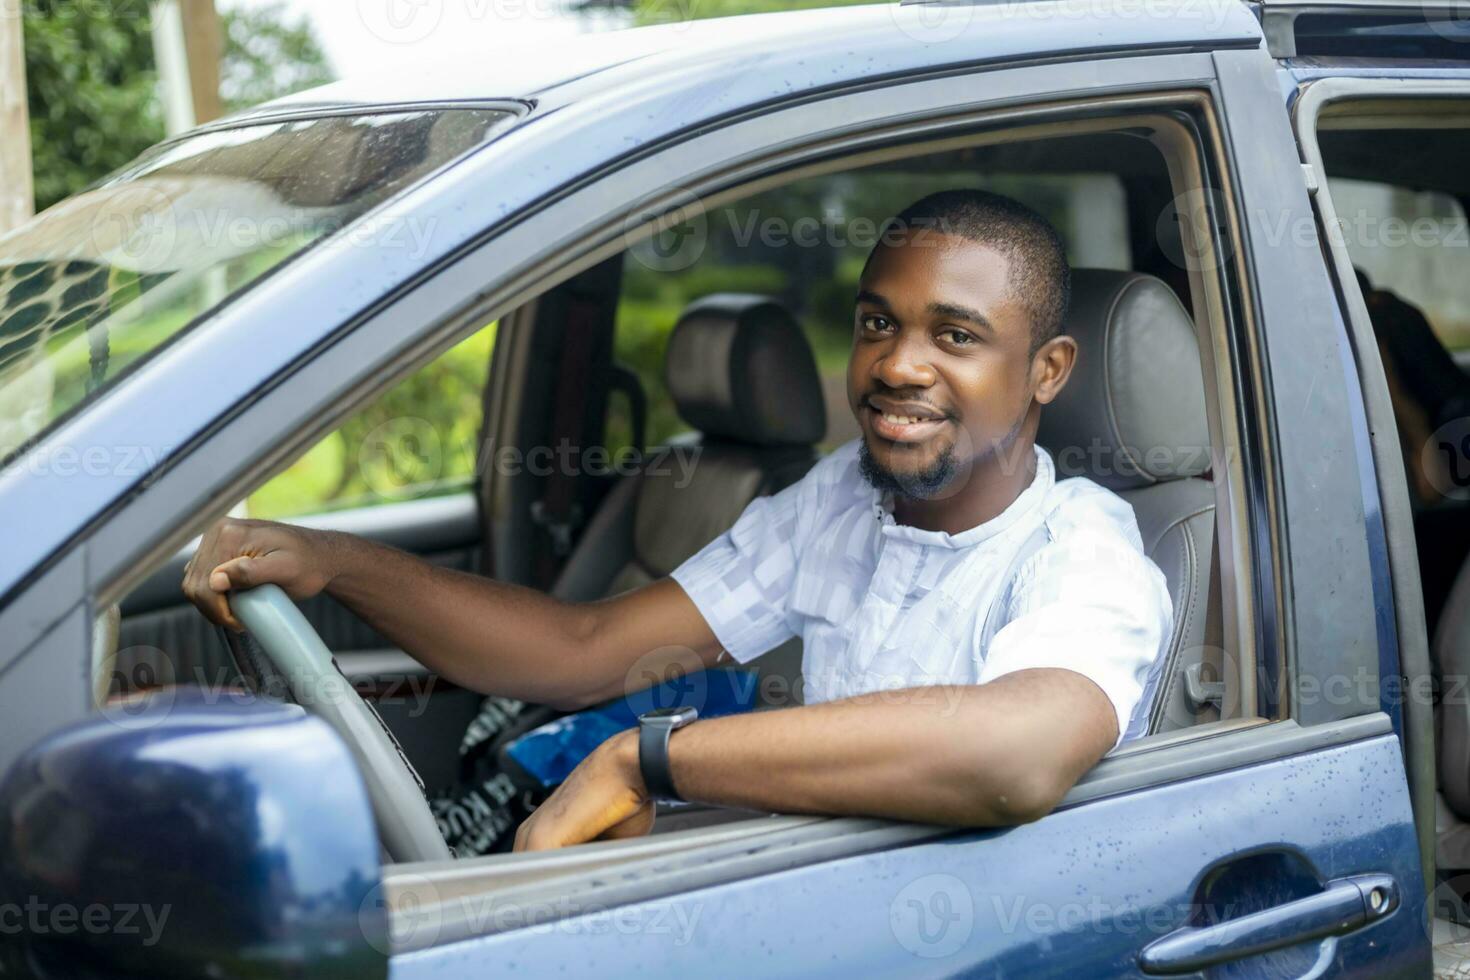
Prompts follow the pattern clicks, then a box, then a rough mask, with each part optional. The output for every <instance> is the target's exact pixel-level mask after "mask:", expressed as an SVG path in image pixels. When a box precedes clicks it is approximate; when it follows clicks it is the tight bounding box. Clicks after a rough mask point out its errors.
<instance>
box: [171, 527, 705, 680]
mask: <svg viewBox="0 0 1470 980" xmlns="http://www.w3.org/2000/svg"><path fill="white" fill-rule="evenodd" d="M266 583H274V584H276V585H279V586H281V588H283V589H284V590H285V591H286V593H287V594H288V595H290V596H291V598H293V599H297V600H300V599H305V598H308V597H310V596H313V595H316V594H317V593H319V592H322V591H325V592H326V593H327V594H328V595H331V596H332V597H333V598H335V599H337V600H339V601H340V602H341V603H342V604H343V605H345V606H347V608H348V609H350V610H352V611H353V612H354V613H356V614H357V615H358V616H360V617H361V618H362V619H363V620H364V621H365V622H367V623H368V624H369V625H371V626H372V627H373V628H374V629H376V630H377V631H378V632H379V633H381V634H383V636H385V637H387V638H388V639H389V640H391V641H392V642H394V643H396V644H398V646H399V647H400V648H401V649H403V650H404V651H406V652H408V653H410V654H412V655H413V656H414V657H415V658H417V659H418V660H419V661H421V662H422V663H424V664H425V665H427V666H428V667H429V668H430V669H432V670H434V671H435V672H437V673H439V674H441V675H443V676H444V677H445V678H447V679H449V680H450V681H453V682H454V683H456V684H460V685H462V686H464V687H468V688H471V689H473V690H477V691H485V692H494V693H496V694H500V695H505V696H508V697H515V698H520V699H522V700H525V701H532V702H535V703H537V704H550V705H554V706H557V707H565V708H579V707H583V706H585V705H588V704H595V703H597V702H598V701H602V700H605V699H607V698H610V697H614V696H616V695H619V694H623V693H626V690H627V688H626V684H625V682H627V681H628V680H629V677H628V674H629V671H630V670H631V669H633V668H634V667H635V665H636V666H637V667H638V668H639V670H638V676H637V677H635V678H633V679H632V682H633V683H634V686H635V687H642V686H647V683H648V681H649V675H650V674H651V675H652V676H653V677H655V678H656V677H660V676H663V675H664V668H665V666H666V665H667V664H671V663H675V662H677V663H680V664H681V665H683V667H684V668H685V669H691V668H698V667H700V666H705V665H710V664H713V663H714V662H715V660H716V659H717V658H718V657H719V655H720V652H721V648H720V643H719V640H717V639H716V638H715V635H714V633H713V632H712V631H711V630H710V628H709V625H708V624H707V623H706V622H705V620H704V617H703V616H701V615H700V613H699V610H698V609H697V608H696V607H695V605H694V603H693V602H691V601H690V599H689V597H688V596H687V595H685V593H684V590H683V589H681V588H680V587H679V586H678V585H677V584H676V583H674V582H672V581H667V580H664V581H660V582H656V583H654V584H652V585H649V586H647V587H645V588H642V589H638V590H635V591H633V592H629V593H625V594H624V595H621V596H618V597H616V598H613V599H608V600H605V601H602V602H594V603H569V602H563V601H561V600H558V599H554V598H552V597H551V596H548V595H546V594H544V593H541V592H537V591H535V590H534V589H528V588H524V587H521V586H516V585H509V584H506V583H503V582H494V581H491V580H489V579H486V578H482V577H480V576H477V575H470V574H468V573H465V572H459V571H455V570H453V569H447V568H440V567H437V566H435V565H431V564H429V563H428V562H425V561H423V560H422V559H420V558H417V557H415V556H413V555H410V554H408V553H406V552H403V551H398V550H397V549H394V548H389V547H387V546H384V545H380V544H376V543H374V542H371V541H367V540H364V539H362V538H357V537H353V536H351V535H348V534H341V533H338V532H330V531H315V530H309V529H306V528H300V527H294V526H291V525H286V524H275V523H271V522H268V521H241V520H225V521H221V522H220V523H219V524H217V525H215V526H214V527H213V528H211V529H210V530H209V532H208V533H206V534H205V535H204V538H203V540H202V541H201V543H200V546H199V550H198V552H197V553H196V554H195V556H194V558H193V559H191V560H190V563H189V567H188V569H187V570H186V572H185V576H184V583H183V589H184V594H185V595H186V596H188V597H189V599H190V601H192V602H193V603H194V604H195V605H196V606H198V607H199V609H200V611H201V612H203V613H204V615H205V616H207V617H208V618H209V619H210V620H211V621H213V622H215V623H219V624H221V625H224V626H226V627H228V628H230V629H234V630H237V631H238V630H241V629H242V627H241V626H240V623H239V621H238V620H237V619H235V616H234V614H233V613H232V612H231V611H230V608H229V603H228V601H227V598H226V595H227V593H228V592H229V591H230V590H232V589H248V588H252V587H254V586H257V585H264V584H266Z"/></svg>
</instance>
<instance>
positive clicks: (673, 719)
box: [638, 707, 699, 725]
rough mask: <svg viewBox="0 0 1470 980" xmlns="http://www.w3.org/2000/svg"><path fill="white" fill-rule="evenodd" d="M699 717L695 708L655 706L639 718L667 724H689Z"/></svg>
mask: <svg viewBox="0 0 1470 980" xmlns="http://www.w3.org/2000/svg"><path fill="white" fill-rule="evenodd" d="M698 717H699V712H698V710H696V709H694V708H688V707H685V708H655V709H653V710H652V711H645V712H644V713H643V714H641V715H639V716H638V720H639V721H649V722H658V723H660V724H665V725H687V724H689V723H690V722H691V721H693V720H694V719H696V718H698Z"/></svg>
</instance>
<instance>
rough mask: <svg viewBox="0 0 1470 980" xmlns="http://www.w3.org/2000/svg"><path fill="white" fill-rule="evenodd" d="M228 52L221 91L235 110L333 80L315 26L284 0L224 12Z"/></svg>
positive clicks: (227, 104) (221, 67)
mask: <svg viewBox="0 0 1470 980" xmlns="http://www.w3.org/2000/svg"><path fill="white" fill-rule="evenodd" d="M220 20H221V22H222V23H221V29H222V30H223V31H224V35H225V56H224V59H223V62H222V63H221V65H220V82H219V88H220V97H221V99H223V100H224V104H225V109H226V110H228V111H230V112H234V111H236V110H239V109H244V108H247V107H249V106H253V105H258V104H260V103H262V102H269V101H270V100H271V99H278V98H281V97H282V96H285V95H290V94H291V93H293V92H300V91H303V90H305V89H309V88H316V87H317V86H318V85H325V84H327V83H328V82H330V81H332V72H331V69H329V68H328V67H327V56H326V55H325V54H324V53H323V52H322V49H321V45H320V44H318V43H317V40H316V36H315V35H314V34H313V33H312V31H311V27H310V26H309V25H308V24H307V23H306V22H305V21H304V20H302V19H299V18H298V19H293V18H292V17H291V16H290V13H289V12H288V11H287V10H286V5H285V4H284V3H273V4H269V5H267V6H262V7H239V8H236V9H234V10H229V11H226V12H224V13H223V14H221V15H220Z"/></svg>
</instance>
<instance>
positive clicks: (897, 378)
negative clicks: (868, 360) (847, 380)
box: [873, 331, 934, 388]
mask: <svg viewBox="0 0 1470 980" xmlns="http://www.w3.org/2000/svg"><path fill="white" fill-rule="evenodd" d="M873 374H874V376H875V377H877V379H878V380H879V381H882V382H883V383H884V384H885V385H887V386H888V387H890V388H927V387H929V386H930V385H932V384H933V383H934V368H933V366H932V365H931V364H930V363H929V345H928V344H927V343H926V342H925V339H924V337H923V335H922V334H919V333H917V332H916V331H901V332H899V333H898V334H897V335H896V336H895V337H894V338H893V339H892V340H891V341H889V346H888V349H887V350H886V351H884V352H883V356H882V357H880V358H879V359H878V362H877V363H876V364H874V365H873Z"/></svg>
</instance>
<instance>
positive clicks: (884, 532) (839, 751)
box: [184, 190, 1172, 849]
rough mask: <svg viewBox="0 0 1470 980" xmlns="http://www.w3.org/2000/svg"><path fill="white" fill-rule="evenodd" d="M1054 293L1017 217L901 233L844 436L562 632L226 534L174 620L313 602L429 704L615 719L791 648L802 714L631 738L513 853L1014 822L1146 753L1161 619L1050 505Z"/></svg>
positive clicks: (335, 538)
mask: <svg viewBox="0 0 1470 980" xmlns="http://www.w3.org/2000/svg"><path fill="white" fill-rule="evenodd" d="M1068 275H1069V274H1068V268H1067V263H1066V257H1065V253H1064V251H1063V248H1062V244H1061V241H1060V239H1059V238H1058V236H1057V234H1056V232H1055V230H1054V229H1053V228H1052V227H1051V226H1050V225H1049V224H1048V223H1047V222H1046V221H1045V220H1044V219H1043V218H1041V217H1040V216H1039V215H1037V214H1036V213H1035V212H1033V211H1031V210H1030V209H1028V208H1026V207H1024V206H1022V205H1020V204H1019V203H1017V202H1015V201H1012V200H1010V199H1008V198H1004V197H999V196H997V195H993V194H988V193H983V192H979V191H964V190H956V191H948V192H944V193H940V194H935V195H932V196H930V197H927V198H925V199H923V200H921V201H918V202H917V203H915V204H913V205H911V206H910V207H909V208H908V209H906V210H905V211H904V212H903V213H902V214H900V215H899V216H898V217H896V218H895V219H893V221H892V222H890V224H889V225H888V227H887V228H886V229H885V233H884V235H883V238H882V243H881V244H880V245H879V246H878V247H877V248H875V249H874V251H873V253H872V254H871V255H870V256H869V259H868V263H867V267H866V268H865V269H864V270H863V274H862V279H861V282H860V286H859V292H858V295H857V302H856V309H855V312H854V316H853V348H852V357H851V361H850V363H849V367H848V398H849V403H850V405H851V407H852V410H853V412H854V414H855V415H856V416H857V420H858V423H859V425H860V427H861V430H862V436H861V437H860V438H859V439H857V440H854V441H853V442H852V443H849V444H848V445H846V446H843V447H841V448H839V449H838V450H836V451H835V452H833V453H832V454H831V455H829V456H828V457H827V458H825V459H824V460H822V461H821V462H820V463H818V464H817V466H816V467H814V468H813V469H812V471H811V472H810V473H808V474H807V476H806V477H805V478H803V479H802V480H801V481H799V482H798V483H796V484H794V485H792V486H791V487H789V488H787V489H786V490H783V491H782V492H780V493H778V494H775V495H774V496H770V497H763V498H760V499H757V500H756V501H754V502H753V503H751V504H750V506H749V507H747V508H746V510H745V512H744V513H743V514H742V515H741V517H740V519H739V520H738V521H737V522H736V523H735V525H734V527H732V528H731V529H730V530H729V531H728V532H726V533H725V534H723V535H721V536H720V537H719V538H717V539H715V540H714V541H713V542H711V543H710V544H709V545H708V546H706V547H705V548H704V549H703V550H701V551H700V552H699V553H698V554H696V555H695V556H694V557H692V558H690V559H689V560H688V561H687V562H685V563H684V564H683V565H681V566H680V567H679V568H677V569H676V570H675V571H674V572H673V574H672V576H671V577H670V578H668V579H664V580H662V581H659V582H655V583H654V584H652V585H649V586H647V587H645V588H642V589H638V590H635V591H633V592H629V593H625V594H623V595H621V596H618V597H616V598H613V599H609V600H606V601H603V602H597V603H590V604H571V603H564V602H560V601H558V600H556V599H553V598H551V597H549V596H546V595H543V594H540V593H537V592H534V591H531V590H528V589H524V588H520V587H516V586H511V585H506V584H503V583H496V582H492V581H488V580H485V579H482V578H478V577H475V576H471V575H466V574H463V573H459V572H454V571H451V570H448V569H442V568H435V567H432V566H429V565H427V564H425V563H423V562H421V561H419V560H418V559H415V558H413V557H411V556H409V555H406V554H403V553H401V552H397V551H393V550H391V549H387V548H384V547H382V546H380V545H375V544H371V543H369V542H366V541H362V540H359V539H356V538H350V537H347V536H345V535H340V534H331V533H325V532H317V531H308V530H304V529H299V528H291V527H285V526H282V525H275V524H267V523H263V522H248V521H225V522H223V523H221V524H220V525H217V526H216V527H215V528H214V529H212V530H211V531H210V533H209V534H207V535H206V536H205V539H204V542H203V544H202V545H201V547H200V554H199V555H198V556H196V559H195V561H194V562H193V563H192V566H191V569H190V571H189V572H188V574H187V577H186V579H185V583H184V588H185V592H186V593H187V594H188V595H189V596H190V598H191V599H192V600H193V601H194V602H195V603H196V604H197V605H198V606H199V607H200V608H201V610H203V611H204V612H205V614H206V615H207V616H209V617H210V618H211V619H213V620H215V621H216V622H221V623H225V624H226V625H229V626H232V627H234V628H237V629H238V628H239V627H238V623H236V622H235V620H234V618H233V616H232V615H231V613H230V611H229V607H228V604H227V598H226V596H227V593H228V591H229V590H230V589H232V588H248V587H251V586H254V585H259V584H262V583H265V582H275V583H278V584H280V585H281V586H282V587H283V588H285V589H286V591H287V592H288V593H289V594H290V595H292V597H293V598H298V599H299V598H303V597H305V596H308V595H312V594H315V593H316V592H319V591H322V590H324V589H325V590H326V591H328V592H329V593H330V594H332V595H333V596H335V597H336V598H338V599H339V600H341V601H342V602H343V603H345V604H346V605H347V606H348V607H349V608H351V609H352V610H353V611H355V612H356V613H358V614H359V615H361V616H362V617H363V618H364V619H366V620H367V621H368V622H369V623H371V624H372V625H373V626H375V627H376V628H377V629H378V630H379V631H380V632H382V633H383V634H384V635H385V636H387V637H388V638H390V639H392V640H393V641H395V642H397V643H400V644H402V646H403V648H404V649H405V650H407V651H408V652H410V653H413V654H414V655H415V656H417V657H418V658H419V659H420V660H422V661H423V662H425V663H426V664H428V665H429V666H430V667H432V668H434V669H436V670H437V671H438V672H439V673H441V674H443V675H445V676H446V677H448V678H449V679H450V680H453V681H456V682H458V683H460V684H463V685H465V686H468V687H472V688H474V689H477V690H481V691H487V692H494V693H497V694H502V695H508V696H512V697H516V698H520V699H523V700H527V701H533V702H541V703H548V704H555V705H562V706H567V707H580V706H584V705H589V704H594V703H597V702H599V701H601V700H603V699H606V698H609V697H612V696H616V695H619V694H622V693H625V692H624V691H623V690H622V685H623V683H624V679H625V678H626V677H627V676H628V674H629V671H630V669H631V668H632V667H633V666H634V665H635V664H638V665H641V666H644V667H648V666H653V665H655V664H657V663H669V664H676V663H686V664H692V665H693V666H713V665H715V664H716V663H718V662H720V661H721V660H722V659H724V657H725V656H726V655H728V656H730V657H733V658H734V659H735V660H737V661H740V662H746V661H749V660H751V659H753V658H755V657H758V656H760V655H761V654H762V653H764V652H766V651H767V650H770V649H772V648H773V647H775V646H777V645H779V644H780V643H782V642H783V641H785V640H787V639H789V638H791V637H793V636H800V637H801V639H802V641H803V644H804V655H803V662H802V674H803V678H804V681H805V696H806V700H807V702H808V703H807V704H805V705H803V706H801V707H795V708H788V709H783V710H778V711H765V712H756V713H753V714H747V715H736V716H727V717H722V718H714V719H707V720H692V719H690V718H688V717H687V716H684V715H674V716H662V717H651V718H646V719H645V720H644V721H643V722H642V730H641V732H640V731H639V730H631V731H628V732H624V733H622V734H621V735H618V736H616V737H614V738H612V739H610V740H608V741H607V742H605V743H603V745H602V746H601V747H600V748H598V749H597V750H596V751H595V752H593V753H592V755H591V756H589V757H588V758H587V759H586V761H584V762H583V763H582V765H581V766H579V767H578V768H577V769H576V770H575V771H574V772H573V773H572V775H571V777H570V778H569V779H568V780H567V781H566V782H565V783H563V784H562V786H561V787H560V788H559V789H558V790H557V791H556V792H555V793H554V794H553V795H552V796H551V797H550V799H548V800H547V802H546V803H544V804H543V805H542V806H541V807H540V808H539V809H537V811H536V812H535V813H534V814H533V815H532V816H531V818H530V819H528V820H527V821H526V822H525V823H524V824H523V825H522V826H521V828H520V830H519V832H518V835H517V840H516V846H517V848H518V849H543V848H553V847H562V846H565V845H568V844H575V843H579V842H582V841H588V840H593V839H597V838H607V837H623V836H630V835H635V834H641V833H646V832H647V831H648V830H649V828H650V827H651V826H652V823H653V815H654V804H655V803H656V802H657V800H658V799H659V798H675V797H679V798H683V799H687V800H697V801H702V802H707V803H714V804H723V805H729V806H739V807H747V808H751V809H756V810H767V811H780V812H801V813H828V814H851V815H871V816H883V817H895V818H901V819H909V820H919V821H929V822H938V823H949V824H959V825H976V826H996V825H1007V824H1014V823H1019V822H1024V821H1029V820H1034V819H1036V818H1038V817H1040V816H1042V815H1044V814H1045V813H1047V812H1049V811H1050V810H1051V809H1052V808H1053V807H1054V806H1055V805H1056V803H1057V802H1058V801H1059V800H1060V799H1061V798H1062V796H1063V795H1064V794H1065V793H1066V792H1067V790H1068V789H1070V788H1071V787H1072V785H1073V784H1074V783H1075V782H1076V781H1077V779H1078V778H1079V777H1081V775H1082V774H1083V773H1085V772H1086V771H1087V770H1088V769H1090V768H1091V767H1092V766H1093V765H1094V764H1096V762H1097V761H1098V760H1099V759H1100V758H1101V757H1102V756H1103V755H1104V754H1106V753H1107V752H1108V751H1109V750H1110V749H1111V748H1113V747H1114V746H1115V745H1117V744H1118V743H1119V742H1120V741H1122V740H1123V739H1124V738H1126V737H1134V736H1137V735H1139V734H1142V730H1143V726H1144V722H1145V720H1146V718H1147V715H1148V711H1147V708H1148V706H1149V703H1150V700H1151V697H1152V691H1151V690H1150V688H1151V687H1152V684H1153V678H1154V677H1155V676H1156V674H1155V673H1153V672H1151V671H1150V667H1151V666H1152V665H1154V664H1155V662H1156V661H1158V660H1160V659H1161V657H1162V651H1163V647H1164V646H1165V644H1166V643H1167V638H1168V637H1169V635H1170V629H1171V617H1172V611H1171V608H1170V602H1169V596H1168V590H1167V587H1166V585H1165V581H1164V577H1163V575H1162V573H1161V572H1160V571H1159V570H1158V568H1156V567H1155V566H1154V565H1153V563H1152V562H1150V561H1149V560H1148V558H1147V557H1145V555H1144V553H1143V549H1142V545H1141V542H1140V539H1139V534H1138V529H1137V526H1136V524H1135V521H1134V516H1133V512H1132V509H1131V508H1130V507H1129V506H1128V504H1127V503H1126V502H1124V501H1123V500H1122V499H1121V498H1119V497H1117V496H1116V495H1114V494H1113V493H1111V492H1109V491H1107V490H1105V489H1103V488H1102V487H1100V486H1098V485H1097V484H1094V483H1092V482H1090V481H1088V480H1083V479H1071V480H1065V481H1061V482H1058V481H1057V480H1056V479H1055V472H1054V468H1053V465H1052V460H1051V457H1050V456H1049V455H1048V454H1047V453H1046V452H1045V451H1044V450H1043V449H1041V448H1040V447H1038V446H1036V444H1035V439H1036V433H1037V426H1038V422H1039V419H1040V415H1041V412H1042V411H1043V410H1044V406H1046V405H1047V404H1048V403H1050V402H1051V401H1052V400H1053V399H1055V398H1056V396H1057V394H1058V393H1059V392H1060V391H1061V390H1062V387H1063V386H1064V385H1065V384H1066V383H1067V378H1068V375H1069V374H1070V372H1071V370H1072V366H1073V363H1074V361H1075V359H1076V356H1077V346H1076V344H1075V342H1074V341H1073V340H1072V339H1071V338H1069V337H1067V336H1066V335H1065V334H1064V333H1062V321H1063V316H1064V314H1065V311H1066V306H1067V296H1068ZM487 626H489V627H492V629H487V628H486V627H487ZM691 722H692V723H691Z"/></svg>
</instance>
